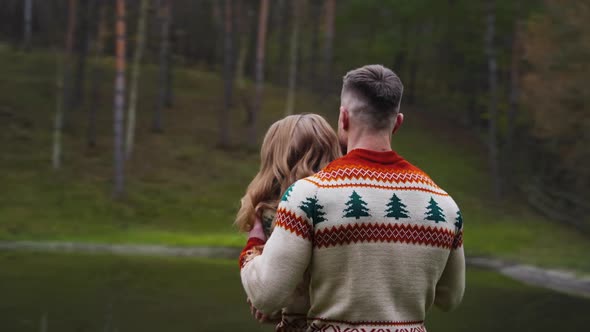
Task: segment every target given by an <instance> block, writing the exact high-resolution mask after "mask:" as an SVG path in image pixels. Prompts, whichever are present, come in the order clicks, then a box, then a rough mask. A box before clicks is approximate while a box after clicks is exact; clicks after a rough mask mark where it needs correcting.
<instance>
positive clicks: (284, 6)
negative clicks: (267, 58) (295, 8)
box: [271, 0, 299, 85]
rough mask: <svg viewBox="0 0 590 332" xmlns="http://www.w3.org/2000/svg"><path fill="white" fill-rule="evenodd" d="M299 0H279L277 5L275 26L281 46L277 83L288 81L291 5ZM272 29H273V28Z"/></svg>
mask: <svg viewBox="0 0 590 332" xmlns="http://www.w3.org/2000/svg"><path fill="white" fill-rule="evenodd" d="M296 1H299V0H289V1H285V0H278V1H277V5H276V13H277V15H276V22H274V24H273V26H274V27H275V29H276V30H278V34H277V35H278V40H277V42H278V46H279V50H278V52H279V53H278V56H277V64H276V66H275V67H276V70H275V73H274V75H273V76H274V77H275V81H276V82H277V84H280V85H283V84H285V83H288V81H287V79H286V76H287V75H286V74H287V71H286V70H285V68H286V67H287V66H286V63H287V48H288V47H287V38H288V37H287V33H288V25H289V19H290V17H289V16H290V15H289V13H290V10H289V9H290V6H291V5H292V4H293V2H296ZM271 31H272V30H271Z"/></svg>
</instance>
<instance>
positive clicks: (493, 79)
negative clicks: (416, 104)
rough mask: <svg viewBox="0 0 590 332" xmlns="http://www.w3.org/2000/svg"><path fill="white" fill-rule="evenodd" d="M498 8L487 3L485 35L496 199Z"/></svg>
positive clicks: (498, 185) (498, 187) (497, 194)
mask: <svg viewBox="0 0 590 332" xmlns="http://www.w3.org/2000/svg"><path fill="white" fill-rule="evenodd" d="M495 10H496V6H495V0H488V1H487V8H486V11H487V13H486V35H485V50H486V55H487V58H488V88H489V101H488V103H489V104H488V116H489V125H488V147H489V163H490V171H491V179H492V188H493V194H494V197H495V198H496V199H499V198H500V195H501V189H502V188H501V183H500V174H499V165H498V142H497V130H498V128H497V123H498V109H497V84H498V82H497V80H498V79H497V71H498V69H497V63H496V50H495V48H494V36H495V27H496V14H495Z"/></svg>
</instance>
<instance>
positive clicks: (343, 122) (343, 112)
mask: <svg viewBox="0 0 590 332" xmlns="http://www.w3.org/2000/svg"><path fill="white" fill-rule="evenodd" d="M338 121H339V122H340V128H342V129H343V130H348V127H349V126H350V114H349V113H348V110H347V109H346V108H345V107H344V106H340V116H339V118H338Z"/></svg>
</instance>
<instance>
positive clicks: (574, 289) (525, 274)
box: [0, 241, 590, 298]
mask: <svg viewBox="0 0 590 332" xmlns="http://www.w3.org/2000/svg"><path fill="white" fill-rule="evenodd" d="M0 250H4V251H23V250H31V251H42V252H66V253H106V254H118V255H143V256H171V257H205V258H223V259H236V258H237V257H238V255H239V253H240V249H239V248H230V247H173V246H162V245H139V244H138V245H133V244H101V243H76V242H35V241H0ZM467 265H468V266H471V267H476V268H485V269H489V270H493V271H496V272H498V273H500V274H502V275H505V276H508V277H510V278H512V279H515V280H518V281H521V282H523V283H525V284H528V285H533V286H537V287H543V288H548V289H552V290H555V291H558V292H563V293H568V294H572V295H577V296H583V297H586V298H590V276H585V277H579V276H577V275H576V274H575V273H573V272H570V271H564V270H556V269H545V268H540V267H536V266H532V265H525V264H517V263H510V262H507V261H504V260H501V259H496V258H488V257H467Z"/></svg>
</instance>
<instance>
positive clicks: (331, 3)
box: [323, 0, 336, 93]
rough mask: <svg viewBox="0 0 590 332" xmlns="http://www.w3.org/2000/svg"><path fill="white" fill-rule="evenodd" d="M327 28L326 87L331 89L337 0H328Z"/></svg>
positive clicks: (325, 42)
mask: <svg viewBox="0 0 590 332" xmlns="http://www.w3.org/2000/svg"><path fill="white" fill-rule="evenodd" d="M325 4H326V30H325V36H324V37H325V41H324V80H323V81H324V89H325V91H324V92H325V93H326V92H327V91H326V90H327V89H329V88H328V87H329V86H330V82H331V81H332V53H333V47H334V19H335V15H336V0H326V2H325Z"/></svg>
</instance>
